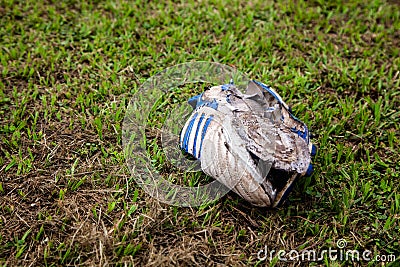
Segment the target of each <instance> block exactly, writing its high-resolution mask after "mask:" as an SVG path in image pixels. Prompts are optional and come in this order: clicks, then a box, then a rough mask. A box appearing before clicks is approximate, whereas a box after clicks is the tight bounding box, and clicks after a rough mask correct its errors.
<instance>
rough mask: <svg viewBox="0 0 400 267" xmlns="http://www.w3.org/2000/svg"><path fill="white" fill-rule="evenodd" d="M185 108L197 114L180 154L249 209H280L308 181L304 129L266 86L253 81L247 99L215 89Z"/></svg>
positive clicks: (231, 89) (229, 87)
mask: <svg viewBox="0 0 400 267" xmlns="http://www.w3.org/2000/svg"><path fill="white" fill-rule="evenodd" d="M189 103H190V104H191V105H192V107H193V108H194V109H195V110H194V111H193V113H192V114H191V116H190V117H189V119H188V120H187V122H186V124H185V126H184V128H183V129H182V132H181V136H180V145H181V148H182V149H183V150H184V151H186V152H187V153H189V154H191V155H193V156H194V157H195V158H196V159H198V160H200V163H201V169H202V170H203V171H204V172H205V173H206V174H207V175H210V176H212V177H213V178H215V179H217V180H218V181H219V182H221V183H223V184H224V185H225V186H227V187H229V188H230V189H232V190H233V191H234V192H236V193H237V194H239V195H240V196H241V197H243V198H244V199H246V200H247V201H249V202H250V203H251V204H253V205H255V206H261V207H276V206H279V205H280V204H282V203H283V202H284V200H285V199H286V198H287V195H288V194H289V192H290V190H291V187H292V185H293V182H294V181H295V180H296V179H297V178H298V177H300V176H304V175H311V173H312V165H311V154H314V153H315V147H314V146H313V145H312V143H311V142H310V136H309V131H308V128H307V126H306V125H305V124H304V123H303V122H302V121H300V120H299V119H297V118H296V117H295V116H293V115H292V113H291V111H290V108H289V107H288V106H287V105H286V103H285V102H283V100H282V98H281V97H280V96H279V94H277V93H276V92H275V91H274V90H272V89H271V88H269V87H268V86H266V85H264V84H262V83H260V82H257V81H251V82H250V83H249V85H248V87H247V90H246V93H242V92H240V91H239V90H238V89H237V88H236V87H235V86H234V85H233V84H225V85H220V86H214V87H211V88H210V89H209V90H207V91H205V92H204V93H202V94H200V95H197V96H195V97H193V98H191V99H189Z"/></svg>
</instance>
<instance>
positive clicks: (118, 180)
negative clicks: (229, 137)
mask: <svg viewBox="0 0 400 267" xmlns="http://www.w3.org/2000/svg"><path fill="white" fill-rule="evenodd" d="M295 2H296V3H293V2H292V1H278V3H273V2H269V1H225V0H214V1H209V2H206V1H187V2H186V1H176V2H165V3H157V1H155V2H151V3H145V1H143V2H141V1H132V2H124V1H116V2H113V1H89V2H86V1H45V3H42V1H10V0H0V3H1V4H0V44H1V46H0V62H1V63H0V265H4V266H36V265H46V266H51V265H107V264H109V265H114V264H120V265H124V264H128V265H130V264H132V265H136V266H143V265H149V266H150V265H152V266H159V265H177V266H179V265H198V266H215V265H217V264H221V265H228V266H241V265H249V266H254V265H271V266H274V265H276V266H287V265H296V266H298V265H299V262H294V263H287V262H286V263H285V262H283V261H280V260H279V259H278V257H277V255H276V253H275V254H274V258H273V259H272V260H270V259H269V258H268V259H266V260H265V261H262V260H259V259H258V256H257V253H258V252H259V251H260V250H261V249H265V246H267V247H268V249H269V250H276V251H278V250H280V249H282V250H285V251H286V252H289V251H290V250H297V251H302V250H317V251H321V250H323V249H328V248H336V242H337V241H338V240H340V239H345V240H346V241H347V246H346V247H345V248H346V249H352V250H359V251H364V250H370V251H372V254H371V258H373V257H375V256H379V255H395V256H396V257H397V259H398V260H399V259H400V258H399V257H400V244H399V243H400V222H399V221H400V220H399V219H400V187H399V173H400V164H399V158H400V134H399V132H400V109H399V107H400V90H399V89H400V68H399V66H400V59H399V52H400V48H399V47H400V18H399V17H400V11H399V10H400V5H399V2H398V1H390V2H383V1H339V0H335V1H327V2H326V3H323V2H324V1H307V2H304V1H295ZM344 2H349V3H344ZM199 60H205V61H210V62H220V63H223V64H228V65H230V66H234V67H235V68H237V69H238V70H240V71H242V72H244V73H246V74H247V75H248V76H249V77H251V78H254V79H257V80H260V81H263V82H265V83H267V84H269V85H270V86H272V87H273V88H275V89H276V90H277V91H278V92H279V93H280V94H281V95H282V97H283V98H284V99H285V100H286V101H287V102H288V103H289V104H290V105H291V106H292V109H293V110H294V112H295V114H296V116H298V117H299V118H301V119H302V120H304V121H305V122H306V123H307V124H308V125H309V126H310V129H311V131H312V132H313V133H314V134H315V136H316V137H315V139H314V142H315V143H316V144H317V146H318V149H319V150H318V154H317V156H316V158H315V159H314V167H315V172H314V174H313V176H312V177H310V178H304V179H302V180H300V182H299V183H297V184H296V187H295V189H294V191H293V192H292V194H291V195H290V202H289V203H288V204H287V205H286V206H284V207H282V208H280V209H276V210H272V209H263V208H254V207H252V206H250V205H249V204H248V203H246V202H245V201H243V200H241V199H240V198H239V197H238V196H237V195H235V194H234V193H229V194H228V195H227V196H225V197H224V198H222V199H220V200H218V201H217V202H215V203H213V204H211V205H205V206H203V207H200V208H179V207H173V206H168V205H165V204H161V203H159V202H157V201H156V200H154V199H152V198H151V197H149V196H148V195H147V194H146V193H145V192H144V191H143V190H142V189H141V188H140V187H138V186H137V184H136V183H135V180H134V178H133V177H131V175H130V173H129V171H128V169H127V167H126V165H125V160H124V156H123V151H122V141H121V128H122V122H123V119H124V115H125V110H126V107H127V105H128V103H129V100H130V99H131V97H132V96H133V94H134V93H135V92H136V91H137V89H138V88H139V87H140V85H141V84H142V83H143V82H144V81H146V79H148V78H149V77H151V76H152V75H154V74H155V73H157V72H159V71H161V70H163V69H165V68H167V67H170V66H173V65H175V64H178V63H185V62H192V61H199ZM155 124H156V123H155ZM155 124H154V125H155ZM381 259H382V258H381ZM302 264H304V265H306V264H309V265H328V266H348V265H351V264H353V265H356V266H357V265H358V266H377V265H381V264H382V265H385V264H388V263H387V262H379V261H376V260H372V261H369V262H368V261H359V262H354V261H351V260H347V261H346V260H336V261H335V260H333V259H330V258H329V257H328V255H326V254H325V255H324V257H323V259H322V260H320V261H318V262H308V263H302ZM392 266H397V265H396V264H392Z"/></svg>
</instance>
